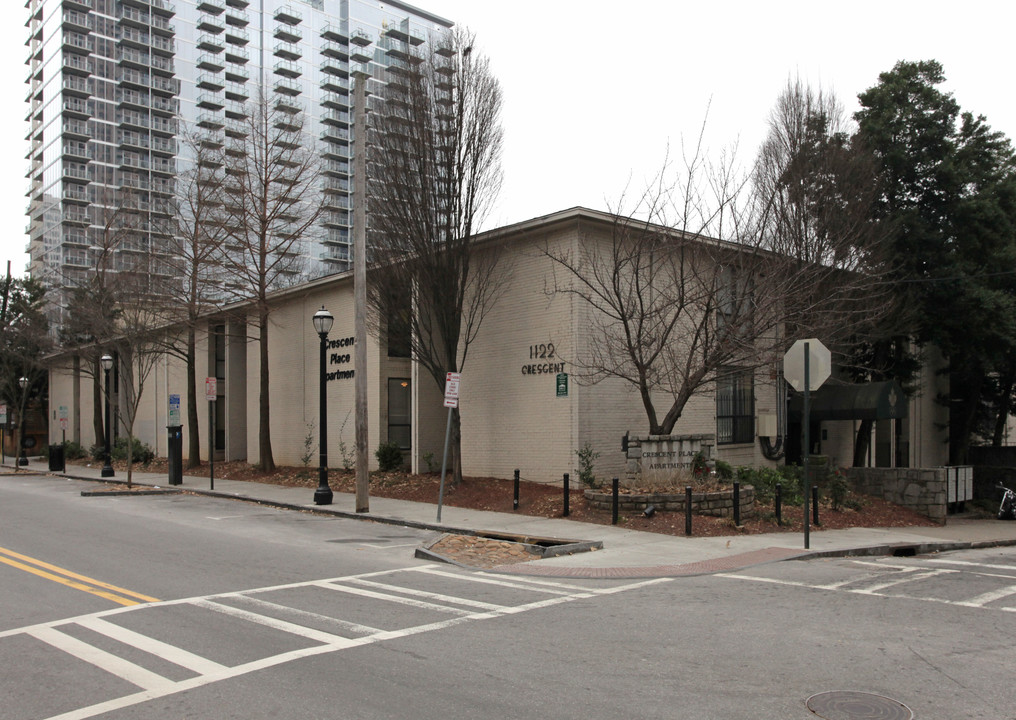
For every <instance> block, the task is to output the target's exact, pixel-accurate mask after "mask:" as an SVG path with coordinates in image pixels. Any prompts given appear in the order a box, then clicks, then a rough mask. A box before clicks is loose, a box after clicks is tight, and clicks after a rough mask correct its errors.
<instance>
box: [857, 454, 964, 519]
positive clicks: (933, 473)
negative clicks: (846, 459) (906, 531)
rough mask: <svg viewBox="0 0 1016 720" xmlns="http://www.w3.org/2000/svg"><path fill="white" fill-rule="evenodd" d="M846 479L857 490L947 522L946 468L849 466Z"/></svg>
mask: <svg viewBox="0 0 1016 720" xmlns="http://www.w3.org/2000/svg"><path fill="white" fill-rule="evenodd" d="M847 478H848V479H849V480H850V483H851V485H853V487H854V489H855V490H857V491H858V492H861V493H864V494H865V495H874V496H875V497H880V498H882V499H883V500H887V501H889V502H891V503H896V504H897V505H902V506H903V507H907V508H910V509H911V510H913V511H914V512H918V513H920V514H921V515H924V516H925V517H928V518H931V519H932V520H935V521H936V522H940V523H942V524H943V525H944V524H945V516H946V502H947V500H946V482H947V481H948V476H947V469H946V468H850V469H849V470H847Z"/></svg>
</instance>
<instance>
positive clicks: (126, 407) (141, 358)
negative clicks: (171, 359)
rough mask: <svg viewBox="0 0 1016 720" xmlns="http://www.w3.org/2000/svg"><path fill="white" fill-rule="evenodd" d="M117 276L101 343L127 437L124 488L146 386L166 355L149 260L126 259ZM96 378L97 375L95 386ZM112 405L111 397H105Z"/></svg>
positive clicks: (159, 291) (159, 292)
mask: <svg viewBox="0 0 1016 720" xmlns="http://www.w3.org/2000/svg"><path fill="white" fill-rule="evenodd" d="M127 259H128V260H130V261H131V263H130V264H124V263H121V267H120V270H119V272H118V274H117V282H116V285H117V307H118V312H117V316H116V334H115V335H114V336H113V337H111V338H109V339H108V340H107V341H106V343H105V344H104V345H105V347H106V349H107V350H108V351H112V354H113V357H114V358H115V360H116V363H117V370H118V372H119V382H118V384H117V389H118V393H117V397H116V402H115V406H116V408H117V412H116V419H117V422H119V423H120V426H121V427H122V428H123V430H124V432H125V433H126V435H127V487H128V488H130V487H131V486H132V481H133V471H134V423H135V421H136V420H137V417H138V408H139V407H140V405H141V400H142V397H143V395H144V391H145V385H146V383H147V382H148V379H149V377H150V376H151V374H152V371H153V370H154V369H155V367H156V366H157V364H158V362H159V360H160V359H162V358H164V356H165V339H164V336H163V334H164V332H165V315H164V312H163V309H162V304H161V300H162V299H163V298H164V297H165V290H166V288H164V287H159V286H158V285H155V286H153V282H152V274H151V271H150V267H149V258H147V257H143V256H139V257H133V258H127ZM97 383H98V376H96V384H97ZM107 400H108V401H109V402H111V403H112V402H113V398H107Z"/></svg>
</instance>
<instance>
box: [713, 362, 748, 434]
mask: <svg viewBox="0 0 1016 720" xmlns="http://www.w3.org/2000/svg"><path fill="white" fill-rule="evenodd" d="M753 382H754V378H753V376H752V372H751V370H737V369H731V370H729V371H728V372H726V373H724V374H722V375H720V377H718V378H717V379H716V443H717V444H718V445H724V444H726V445H729V444H732V443H750V442H754V440H755V392H754V387H753Z"/></svg>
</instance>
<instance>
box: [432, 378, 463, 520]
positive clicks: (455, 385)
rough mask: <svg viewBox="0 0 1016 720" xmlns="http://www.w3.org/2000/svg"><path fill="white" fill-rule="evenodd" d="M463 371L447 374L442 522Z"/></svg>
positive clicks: (440, 493)
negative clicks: (446, 480)
mask: <svg viewBox="0 0 1016 720" xmlns="http://www.w3.org/2000/svg"><path fill="white" fill-rule="evenodd" d="M461 381H462V373H456V372H450V373H448V374H447V375H445V386H444V406H445V407H446V408H448V422H447V424H446V425H445V438H444V457H443V458H442V460H441V485H440V487H439V489H438V493H437V521H438V522H441V505H442V504H443V503H444V481H445V471H446V470H447V469H448V440H449V439H450V438H451V434H452V412H453V411H454V410H455V408H457V407H458V406H459V383H460V382H461Z"/></svg>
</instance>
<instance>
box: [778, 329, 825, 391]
mask: <svg viewBox="0 0 1016 720" xmlns="http://www.w3.org/2000/svg"><path fill="white" fill-rule="evenodd" d="M805 344H807V345H808V390H818V389H819V387H821V386H822V383H824V382H825V381H826V380H828V379H829V372H830V371H831V370H832V355H831V354H830V353H829V348H827V347H826V346H825V345H823V344H822V343H821V342H820V341H819V339H818V338H807V339H805V340H798V341H797V342H795V343H794V344H793V345H791V346H790V349H789V350H787V354H786V355H784V356H783V377H785V378H786V379H787V382H788V383H790V386H791V387H792V388H794V389H795V390H797V391H798V392H801V391H803V390H804V356H805V349H804V346H805Z"/></svg>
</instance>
